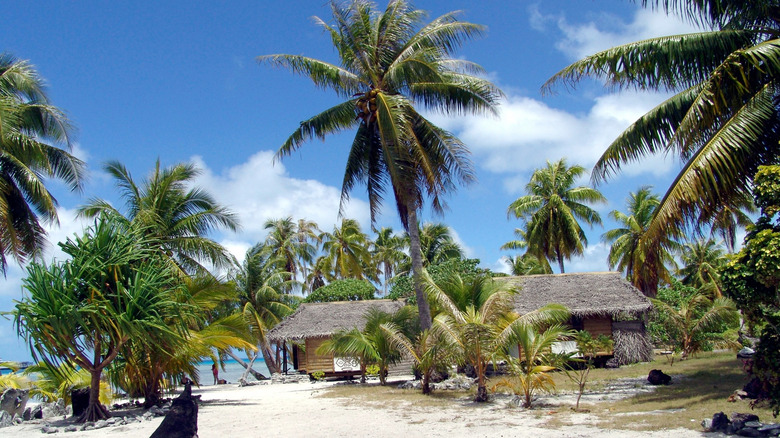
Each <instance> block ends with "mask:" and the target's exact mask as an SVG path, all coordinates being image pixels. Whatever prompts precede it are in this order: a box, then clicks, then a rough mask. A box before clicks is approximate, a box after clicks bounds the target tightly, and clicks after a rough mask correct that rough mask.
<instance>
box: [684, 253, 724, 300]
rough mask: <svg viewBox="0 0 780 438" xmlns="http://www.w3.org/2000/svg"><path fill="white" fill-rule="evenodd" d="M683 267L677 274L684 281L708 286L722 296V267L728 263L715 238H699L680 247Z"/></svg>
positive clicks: (693, 284)
mask: <svg viewBox="0 0 780 438" xmlns="http://www.w3.org/2000/svg"><path fill="white" fill-rule="evenodd" d="M680 261H681V262H682V268H680V269H679V270H678V271H677V275H678V276H680V277H682V280H681V281H682V283H683V284H685V285H688V286H693V287H695V288H699V289H701V288H706V289H708V290H710V291H711V292H713V294H714V296H715V297H720V296H721V295H722V293H721V285H720V275H719V273H718V272H719V271H720V268H721V267H723V266H724V265H725V264H726V261H727V259H726V256H725V252H724V250H723V247H722V246H721V245H719V244H718V243H717V242H715V241H714V240H713V239H709V238H708V239H704V238H699V239H695V240H693V241H690V242H687V243H685V244H684V245H682V248H680Z"/></svg>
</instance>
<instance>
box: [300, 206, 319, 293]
mask: <svg viewBox="0 0 780 438" xmlns="http://www.w3.org/2000/svg"><path fill="white" fill-rule="evenodd" d="M320 233H321V231H320V228H319V227H318V226H317V223H316V222H314V221H309V220H306V219H298V226H297V228H296V229H295V237H297V239H298V261H299V263H300V265H301V276H300V277H301V279H302V280H303V281H304V282H305V281H306V278H307V277H308V275H309V267H310V266H311V265H313V264H314V260H315V256H316V255H317V249H318V247H319V245H320V243H322V241H321V240H320ZM306 292H307V291H306V288H305V287H304V288H303V293H304V294H306ZM308 292H311V290H309V291H308Z"/></svg>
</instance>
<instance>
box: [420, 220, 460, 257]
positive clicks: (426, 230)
mask: <svg viewBox="0 0 780 438" xmlns="http://www.w3.org/2000/svg"><path fill="white" fill-rule="evenodd" d="M420 248H421V249H422V254H423V266H426V267H427V266H430V265H436V264H439V263H442V262H445V261H447V260H449V259H459V258H463V249H462V248H461V247H460V245H458V243H457V242H455V239H454V238H453V237H452V232H451V230H450V228H449V227H448V226H446V225H444V224H431V223H426V224H423V226H422V228H420Z"/></svg>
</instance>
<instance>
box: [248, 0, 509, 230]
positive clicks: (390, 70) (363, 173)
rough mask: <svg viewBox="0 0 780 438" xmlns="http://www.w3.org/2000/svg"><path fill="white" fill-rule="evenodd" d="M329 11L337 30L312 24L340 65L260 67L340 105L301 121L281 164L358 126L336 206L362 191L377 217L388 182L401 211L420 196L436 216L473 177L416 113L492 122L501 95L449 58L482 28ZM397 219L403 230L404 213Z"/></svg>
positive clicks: (395, 14) (448, 142) (394, 4)
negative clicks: (300, 78) (311, 86)
mask: <svg viewBox="0 0 780 438" xmlns="http://www.w3.org/2000/svg"><path fill="white" fill-rule="evenodd" d="M331 5H332V11H333V21H334V23H333V24H327V23H326V22H325V21H324V20H322V19H320V18H316V17H315V21H316V22H317V24H319V25H320V26H322V27H323V28H324V29H325V30H326V32H328V34H329V35H330V37H331V40H332V42H333V45H334V46H335V47H336V50H337V52H338V55H339V64H340V65H334V64H332V63H328V62H324V61H320V60H317V59H313V58H310V57H306V56H301V55H267V56H261V57H259V58H258V61H259V62H262V63H269V64H272V65H274V66H278V67H282V68H286V69H288V70H290V71H292V72H293V73H296V74H301V75H304V76H307V77H309V78H310V79H312V81H313V82H314V83H315V85H317V86H318V87H322V88H328V89H332V90H333V91H335V92H336V93H337V94H338V95H339V96H340V97H342V98H344V99H346V100H345V101H344V102H342V103H340V104H337V105H336V106H334V107H332V108H330V109H327V110H325V111H323V112H322V113H320V114H318V115H315V116H314V117H312V118H310V119H308V120H305V121H303V122H301V125H300V127H299V128H298V129H297V130H296V131H295V132H294V133H293V135H291V136H290V137H289V138H288V139H287V140H286V141H285V143H284V144H283V145H282V147H281V148H280V149H279V151H278V153H277V158H281V157H283V156H285V155H288V154H290V153H291V152H293V151H295V150H296V149H298V148H299V147H300V146H301V145H302V144H303V143H304V142H306V141H308V140H310V139H312V138H315V137H316V138H324V137H325V136H326V135H328V134H331V133H335V132H339V131H342V130H347V129H353V128H355V127H357V129H358V130H357V133H356V136H355V139H354V141H353V144H352V148H351V151H350V154H349V159H348V162H347V168H346V171H345V175H344V182H343V187H342V201H346V200H348V199H349V192H350V191H351V190H352V188H353V187H354V186H355V185H356V184H358V183H365V184H366V186H367V189H368V195H369V202H370V205H371V215H372V218H374V217H375V215H376V214H377V213H378V211H379V205H380V203H381V201H382V199H383V196H384V194H385V191H386V185H387V183H389V184H390V185H391V187H392V191H393V195H394V197H395V198H396V201H397V204H398V207H399V210H404V209H406V208H408V206H410V205H411V206H414V208H418V207H419V206H420V205H421V201H422V197H423V196H424V195H427V196H430V199H431V203H432V205H433V208H434V209H436V210H440V209H441V208H442V207H443V200H442V199H441V195H443V194H445V193H447V192H448V191H450V190H451V189H453V188H454V183H455V182H463V183H468V182H470V181H472V180H473V179H474V174H473V170H472V167H471V163H470V162H469V160H468V158H467V156H468V151H467V149H466V148H465V146H464V145H463V144H462V143H461V142H460V141H459V140H458V139H457V138H455V137H454V136H453V135H452V134H450V133H449V132H447V131H445V130H443V129H441V128H439V127H437V126H435V125H433V124H432V123H431V122H430V121H428V120H427V119H426V118H424V117H423V116H422V115H420V114H419V113H418V112H417V110H416V109H415V106H422V107H423V108H425V109H427V110H431V111H438V112H443V113H447V114H452V113H495V106H496V103H497V100H498V98H499V97H500V96H501V92H500V90H498V89H497V88H496V87H495V86H494V85H493V84H491V83H490V82H489V81H487V80H484V79H481V78H479V77H477V76H475V75H474V74H475V73H477V74H479V73H482V69H481V68H480V67H479V66H478V65H476V64H474V63H471V62H467V61H462V60H457V59H453V58H452V57H451V54H452V53H453V52H454V51H455V50H456V49H457V48H459V47H460V45H461V44H463V43H464V42H465V41H467V40H469V39H471V38H474V37H476V36H479V35H480V34H481V33H482V32H483V30H484V29H483V27H482V26H479V25H476V24H472V23H468V22H463V21H459V20H457V14H456V13H448V14H445V15H443V16H441V17H439V18H437V19H435V20H433V21H431V22H430V23H428V24H422V23H423V19H424V18H425V16H426V14H425V13H424V12H423V11H420V10H415V9H413V8H412V6H411V5H410V4H408V3H407V2H405V1H403V0H397V1H391V2H390V3H389V4H388V6H387V8H386V9H385V10H384V11H379V10H377V7H376V5H375V4H373V3H371V2H367V1H362V0H355V1H352V2H350V3H348V4H346V5H343V6H342V5H340V4H337V3H336V2H332V3H331ZM342 207H343V203H342ZM400 213H401V220H402V221H403V222H404V225H405V226H406V225H407V223H406V214H405V212H404V211H400Z"/></svg>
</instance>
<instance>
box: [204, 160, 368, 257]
mask: <svg viewBox="0 0 780 438" xmlns="http://www.w3.org/2000/svg"><path fill="white" fill-rule="evenodd" d="M192 161H193V162H194V163H195V164H196V165H197V166H198V167H199V168H200V169H201V170H202V171H203V172H202V174H201V175H200V176H199V177H198V179H197V180H196V181H195V183H196V185H198V186H200V187H208V189H209V192H210V193H211V194H212V196H214V198H216V200H217V201H218V202H219V203H220V204H222V205H224V206H227V207H228V208H229V209H231V210H232V211H233V212H235V213H236V214H237V215H238V218H239V220H240V222H241V225H242V230H241V234H240V239H239V238H238V236H236V235H233V236H229V237H228V236H224V237H223V238H222V243H223V244H224V245H225V246H226V247H227V248H228V249H229V250H230V251H231V253H233V254H234V255H235V256H236V257H237V258H238V259H239V260H242V259H243V257H244V255H245V253H246V250H247V249H248V248H249V247H251V246H252V245H254V244H255V243H257V242H259V241H261V240H263V239H264V238H265V236H266V231H265V229H264V228H263V223H265V221H266V220H268V219H277V218H283V217H287V216H292V217H293V219H296V220H297V219H302V218H305V219H308V220H311V221H314V222H316V223H317V224H318V225H319V226H320V228H321V229H323V230H329V229H331V228H332V226H333V225H334V224H336V223H337V222H339V220H338V211H339V201H340V196H341V190H340V189H339V188H336V187H333V186H329V185H326V184H323V183H321V182H319V181H316V180H303V179H296V178H292V177H291V176H289V174H288V173H287V171H286V169H285V167H284V165H282V164H281V163H276V164H274V163H273V152H270V151H260V152H258V153H256V154H255V155H253V156H251V157H250V158H249V159H248V160H247V161H246V162H245V163H242V164H239V165H236V166H233V167H231V168H229V169H227V170H225V171H223V172H221V173H215V172H214V171H213V170H212V169H210V168H209V167H208V165H207V164H206V163H205V162H204V161H203V159H202V158H201V157H198V156H196V157H193V158H192ZM344 215H345V217H348V218H352V219H356V220H358V221H359V222H360V223H361V225H362V226H363V229H364V230H368V224H369V223H370V219H369V210H368V205H367V203H365V202H363V201H361V200H359V199H352V200H350V202H349V203H348V204H347V205H346V209H345V212H344Z"/></svg>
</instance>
